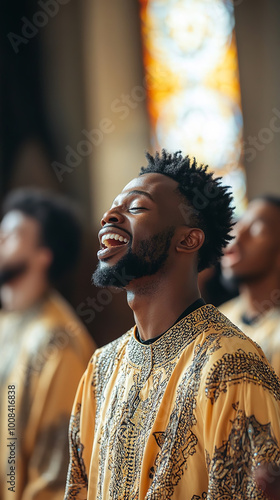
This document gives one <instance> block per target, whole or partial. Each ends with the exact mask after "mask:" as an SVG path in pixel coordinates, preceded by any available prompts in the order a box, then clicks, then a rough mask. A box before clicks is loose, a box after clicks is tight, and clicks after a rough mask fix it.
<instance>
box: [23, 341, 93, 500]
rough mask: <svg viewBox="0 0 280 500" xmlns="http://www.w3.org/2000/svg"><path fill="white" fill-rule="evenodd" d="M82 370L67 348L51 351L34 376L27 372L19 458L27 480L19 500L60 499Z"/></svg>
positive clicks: (74, 355) (82, 366) (74, 353)
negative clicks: (20, 454)
mask: <svg viewBox="0 0 280 500" xmlns="http://www.w3.org/2000/svg"><path fill="white" fill-rule="evenodd" d="M84 369H85V366H84V361H83V360H81V359H80V357H79V356H78V355H77V353H76V352H75V351H74V349H72V347H71V346H69V347H66V348H65V349H61V350H60V349H57V350H54V351H52V355H50V356H49V358H48V359H46V360H45V362H44V363H43V367H42V369H41V371H40V372H39V373H38V374H36V372H35V371H34V370H31V372H30V377H29V378H28V379H27V380H28V381H29V383H27V384H26V389H25V394H24V397H23V401H24V405H25V409H26V410H25V411H26V412H28V415H27V418H26V426H25V429H24V436H25V437H24V441H23V457H25V465H24V467H25V471H26V472H25V474H26V475H27V477H28V478H29V480H28V482H27V483H26V485H25V487H24V490H23V491H22V495H21V500H29V499H30V498H36V499H38V500H41V499H42V500H45V499H46V498H52V499H53V500H62V499H63V495H64V490H65V481H66V475H67V467H68V462H69V455H68V428H69V415H70V413H71V407H72V405H73V399H74V397H75V391H76V388H77V386H78V383H79V380H80V378H81V376H82V374H83V371H84ZM23 411H24V409H22V411H21V414H23Z"/></svg>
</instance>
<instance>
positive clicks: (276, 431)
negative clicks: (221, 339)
mask: <svg viewBox="0 0 280 500" xmlns="http://www.w3.org/2000/svg"><path fill="white" fill-rule="evenodd" d="M279 395H280V381H279V379H278V377H277V376H276V375H275V373H274V371H273V370H272V369H271V368H270V366H269V365H268V364H267V363H266V361H265V359H264V358H261V357H260V356H259V355H257V354H256V353H252V352H244V351H241V350H239V351H237V352H235V353H232V354H227V353H226V354H224V355H223V356H222V357H221V358H220V359H218V360H216V362H214V363H213V364H212V367H211V369H210V370H209V371H208V373H207V376H206V377H205V380H204V397H203V398H202V406H203V420H204V436H205V460H206V465H207V469H208V474H209V485H208V494H207V500H214V499H216V498H235V499H240V500H241V499H242V500H244V499H245V500H246V499H248V500H249V499H264V498H265V496H264V495H263V493H262V492H261V491H260V490H259V489H258V487H257V485H256V482H255V480H254V472H255V470H256V468H257V466H258V465H260V464H262V463H272V464H277V465H280V449H279V443H280V422H279Z"/></svg>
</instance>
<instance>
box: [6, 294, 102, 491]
mask: <svg viewBox="0 0 280 500" xmlns="http://www.w3.org/2000/svg"><path fill="white" fill-rule="evenodd" d="M94 349H95V345H94V343H93V341H92V340H91V338H90V336H89V334H88V333H87V331H86V330H85V328H84V327H83V325H82V324H81V323H80V322H79V320H78V319H77V317H76V315H75V314H74V312H73V311H72V309H71V308H70V307H69V306H68V305H67V304H66V302H65V301H64V300H63V299H62V297H60V295H59V294H58V293H56V292H51V294H49V295H48V296H47V297H45V298H44V300H42V301H40V303H38V304H36V306H34V307H33V308H32V309H30V310H28V311H25V312H24V313H22V314H15V313H6V312H1V314H0V353H1V356H0V443H1V445H0V446H1V450H0V500H31V499H32V500H33V499H34V500H50V499H51V500H62V499H63V496H64V490H65V482H66V475H67V467H68V463H69V451H68V449H69V445H68V427H69V418H70V414H71V408H72V406H73V401H74V397H75V392H76V390H77V386H78V383H79V380H80V378H81V376H82V374H83V372H84V370H85V368H86V366H87V364H88V361H89V359H90V357H91V355H92V353H93V351H94Z"/></svg>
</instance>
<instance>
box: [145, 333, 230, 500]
mask: <svg viewBox="0 0 280 500" xmlns="http://www.w3.org/2000/svg"><path fill="white" fill-rule="evenodd" d="M230 335H231V332H230ZM219 348H220V335H217V334H213V335H209V336H208V337H207V339H206V341H205V342H204V343H203V344H202V345H198V346H197V348H196V351H195V355H194V358H193V363H192V364H191V366H190V367H189V369H188V370H187V371H186V373H185V375H184V377H183V379H182V382H181V383H180V385H179V387H178V390H177V397H176V401H175V404H174V409H173V411H172V413H171V415H170V419H169V423H168V425H167V428H166V430H165V431H164V432H163V433H162V434H161V435H160V436H159V435H155V434H154V437H155V439H156V442H157V444H158V446H159V448H160V451H159V453H158V455H157V457H156V460H155V465H154V471H155V472H154V471H151V472H150V476H151V477H152V478H153V482H152V484H151V486H150V488H149V491H148V493H147V495H146V497H145V498H146V499H147V500H171V498H172V495H173V493H174V489H175V486H176V485H177V484H178V482H179V481H180V479H181V477H182V475H183V474H184V470H185V469H186V468H187V460H188V458H189V457H190V456H192V455H193V454H194V453H195V448H196V445H197V437H196V435H195V434H194V433H193V431H192V427H193V426H195V425H196V417H195V408H196V400H197V393H198V390H199V387H200V382H201V371H202V369H203V367H204V366H205V364H206V363H207V361H208V360H209V357H210V356H211V354H213V352H215V351H216V350H217V349H219Z"/></svg>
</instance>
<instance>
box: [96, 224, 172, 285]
mask: <svg viewBox="0 0 280 500" xmlns="http://www.w3.org/2000/svg"><path fill="white" fill-rule="evenodd" d="M174 232H175V227H174V226H172V227H169V228H167V229H165V230H164V231H161V232H160V233H157V234H155V235H154V236H152V237H151V238H148V239H146V240H142V241H141V242H140V243H139V245H138V248H137V249H136V250H135V252H132V249H131V247H130V248H129V250H128V252H127V253H126V255H124V256H123V257H122V258H121V259H120V260H119V262H117V264H115V265H114V266H103V267H102V263H100V262H99V263H98V266H97V268H96V270H95V272H94V273H93V275H92V281H93V284H94V285H95V286H98V287H107V286H113V287H115V288H125V287H126V286H127V285H128V284H129V283H130V282H131V281H132V280H135V279H138V278H143V277H144V276H152V275H153V274H155V273H157V272H158V271H159V270H160V269H161V268H162V267H163V265H164V263H165V262H166V260H167V257H168V251H169V248H170V243H171V239H172V237H173V235H174Z"/></svg>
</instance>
